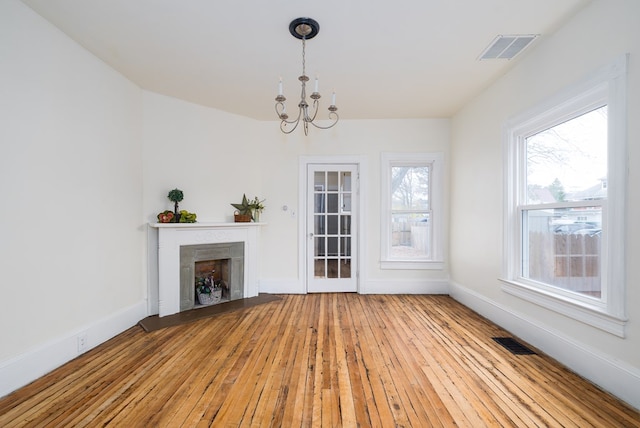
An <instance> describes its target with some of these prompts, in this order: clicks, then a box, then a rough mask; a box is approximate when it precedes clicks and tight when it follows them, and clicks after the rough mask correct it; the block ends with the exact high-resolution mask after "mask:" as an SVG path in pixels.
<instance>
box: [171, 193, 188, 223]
mask: <svg viewBox="0 0 640 428" xmlns="http://www.w3.org/2000/svg"><path fill="white" fill-rule="evenodd" d="M167 197H168V198H169V200H170V201H171V202H173V203H174V214H175V218H176V221H179V220H180V213H179V212H178V202H180V201H182V199H183V198H184V193H182V190H180V189H173V190H171V191H170V192H169V194H168V195H167Z"/></svg>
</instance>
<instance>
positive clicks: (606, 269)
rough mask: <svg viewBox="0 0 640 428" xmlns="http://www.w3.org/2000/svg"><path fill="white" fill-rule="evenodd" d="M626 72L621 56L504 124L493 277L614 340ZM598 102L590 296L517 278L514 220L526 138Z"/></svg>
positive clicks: (622, 312) (521, 199)
mask: <svg viewBox="0 0 640 428" xmlns="http://www.w3.org/2000/svg"><path fill="white" fill-rule="evenodd" d="M626 68H627V55H624V56H622V57H620V58H618V59H617V60H616V61H615V62H613V63H611V64H609V65H607V66H605V67H603V68H601V69H600V70H597V71H596V72H595V73H593V74H592V75H591V76H589V77H587V78H586V79H583V80H582V81H580V82H578V83H577V84H574V85H573V86H571V87H569V88H567V89H565V90H564V91H561V92H560V93H558V94H557V95H556V96H554V97H552V98H551V99H549V100H548V101H547V102H544V103H541V104H540V105H538V106H536V107H534V108H532V109H530V110H528V111H525V112H524V113H522V114H520V115H518V116H516V117H513V118H511V119H509V120H508V121H507V123H506V124H505V126H504V157H505V159H504V160H505V176H504V183H505V204H504V205H505V210H504V216H505V217H504V218H505V222H504V227H505V229H504V245H503V252H504V254H503V263H504V265H503V273H502V275H503V277H502V278H500V279H501V280H502V281H503V282H504V285H503V287H502V289H503V290H504V291H505V292H507V293H509V294H512V295H514V296H517V297H519V298H522V299H524V300H527V301H530V302H532V303H535V304H537V305H540V306H542V307H545V308H547V309H550V310H553V311H555V312H558V313H561V314H563V315H565V316H568V317H570V318H573V319H576V320H579V321H581V322H584V323H586V324H588V325H591V326H594V327H596V328H599V329H601V330H604V331H607V332H609V333H611V334H614V335H616V336H620V337H624V334H625V332H624V328H625V325H626V309H625V304H624V302H625V289H626V284H625V283H626V275H625V272H626V270H625V269H626V263H625V229H626V180H627V161H626V154H627V148H626V144H627V143H626V140H627V139H626V128H627V112H626ZM603 105H606V106H607V110H608V125H607V128H608V130H607V132H608V141H607V163H608V165H607V199H606V200H602V201H591V203H590V206H594V205H599V204H600V203H602V242H601V252H600V269H601V292H602V294H601V297H600V298H599V299H596V298H593V297H589V296H586V295H580V294H579V293H574V292H571V291H568V290H563V289H560V288H558V287H553V286H548V285H545V284H541V283H539V282H536V281H532V280H528V279H527V278H524V277H523V272H522V270H523V265H522V260H523V257H524V256H525V254H523V252H524V251H523V249H522V243H523V239H524V238H523V236H522V233H523V220H522V215H523V212H525V211H523V209H526V208H531V205H527V201H526V168H525V165H526V164H525V162H526V154H525V152H524V146H525V141H526V138H527V137H529V136H531V135H534V134H536V133H537V132H540V131H543V130H545V129H549V128H551V127H553V126H556V125H558V124H561V123H563V122H566V121H568V120H571V119H573V118H575V117H577V116H580V115H582V114H584V113H587V112H589V111H592V110H594V109H596V108H598V107H601V106H603ZM554 205H556V204H546V205H543V204H541V205H537V206H538V207H542V206H544V207H553V206H554ZM557 205H560V204H557ZM564 205H567V204H562V206H563V207H564ZM568 205H572V204H571V203H569V204H568ZM574 205H575V204H574ZM613 207H615V209H612V208H613Z"/></svg>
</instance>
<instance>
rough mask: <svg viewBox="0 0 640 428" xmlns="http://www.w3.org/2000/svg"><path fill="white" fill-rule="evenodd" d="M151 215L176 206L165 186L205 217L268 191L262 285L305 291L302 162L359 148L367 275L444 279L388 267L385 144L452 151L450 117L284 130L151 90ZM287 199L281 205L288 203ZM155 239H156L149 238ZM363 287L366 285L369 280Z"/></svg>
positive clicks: (224, 217) (223, 216)
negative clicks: (383, 238) (383, 263)
mask: <svg viewBox="0 0 640 428" xmlns="http://www.w3.org/2000/svg"><path fill="white" fill-rule="evenodd" d="M144 129H145V137H144V139H145V155H144V158H145V169H144V171H145V172H144V183H145V184H144V195H145V196H144V197H145V199H144V200H145V204H144V210H145V216H146V218H147V219H148V221H155V217H156V214H157V213H159V212H161V211H163V210H165V209H171V208H172V205H171V202H170V201H169V200H168V199H167V192H168V191H169V190H171V189H173V188H175V187H178V188H180V189H181V190H183V192H184V194H185V199H184V200H183V201H182V202H181V204H180V207H181V208H183V209H186V210H188V211H192V212H196V213H197V214H198V220H200V221H232V220H233V207H231V205H230V203H232V202H240V201H241V198H242V194H243V193H246V194H247V197H249V198H253V197H254V196H258V197H260V199H263V198H266V202H265V205H266V210H265V211H264V212H263V214H262V218H261V220H262V221H263V222H266V223H268V225H267V226H264V227H263V229H262V237H261V248H262V251H261V267H260V278H261V280H260V281H261V291H262V292H276V291H277V292H299V291H300V290H304V278H300V276H299V266H298V260H299V257H298V255H299V251H301V248H300V246H299V235H298V221H299V220H300V218H299V216H298V213H296V215H295V216H292V212H296V211H297V210H298V205H299V200H298V199H299V197H298V190H299V189H298V170H299V159H300V156H303V155H304V156H314V155H323V156H328V155H331V156H340V155H358V156H362V157H363V158H364V159H365V160H366V163H367V175H366V176H363V177H361V180H362V181H363V186H364V188H365V189H366V192H367V195H366V206H365V207H363V211H366V226H365V230H364V231H363V233H364V236H365V246H366V250H367V252H366V258H365V259H363V268H364V269H363V271H362V272H363V277H364V278H363V281H369V282H370V283H371V284H373V283H375V282H376V281H384V282H389V281H395V282H396V283H401V282H403V281H408V282H410V283H412V284H413V283H415V284H422V285H423V284H425V283H426V281H427V280H433V281H438V282H439V283H446V280H447V279H448V272H447V271H446V269H445V270H440V271H406V272H403V271H397V270H395V271H388V270H387V271H382V270H380V269H379V258H380V251H379V250H378V248H379V243H380V215H379V211H380V193H379V190H380V183H381V181H380V180H381V179H380V154H381V152H383V151H398V152H411V151H414V152H418V151H440V152H444V153H445V156H448V144H449V121H448V120H438V119H423V120H372V121H342V122H340V123H339V124H338V125H337V126H336V127H335V128H332V129H330V130H317V129H314V128H312V129H311V130H310V132H309V136H307V137H305V136H304V134H303V132H302V129H299V130H296V131H295V132H294V133H293V134H291V135H289V136H285V135H283V134H282V133H281V132H280V131H279V128H278V124H277V123H276V122H255V121H253V120H250V119H246V118H243V117H239V116H234V115H231V114H228V113H225V112H221V111H218V110H214V109H210V108H207V107H202V106H198V105H194V104H190V103H187V102H184V101H180V100H176V99H172V98H169V97H165V96H161V95H157V94H153V93H148V92H145V94H144ZM285 205H286V206H287V207H288V208H289V209H288V210H287V211H283V210H282V207H283V206H285ZM152 244H153V242H152ZM363 288H365V287H363Z"/></svg>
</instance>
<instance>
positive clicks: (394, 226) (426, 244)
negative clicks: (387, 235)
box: [390, 213, 431, 260]
mask: <svg viewBox="0 0 640 428" xmlns="http://www.w3.org/2000/svg"><path fill="white" fill-rule="evenodd" d="M430 234H431V228H430V224H429V214H428V213H412V214H404V213H403V214H392V215H391V254H390V256H391V257H392V258H395V259H403V260H411V259H425V258H426V257H428V256H429V254H430V245H431V244H430V242H431V238H430Z"/></svg>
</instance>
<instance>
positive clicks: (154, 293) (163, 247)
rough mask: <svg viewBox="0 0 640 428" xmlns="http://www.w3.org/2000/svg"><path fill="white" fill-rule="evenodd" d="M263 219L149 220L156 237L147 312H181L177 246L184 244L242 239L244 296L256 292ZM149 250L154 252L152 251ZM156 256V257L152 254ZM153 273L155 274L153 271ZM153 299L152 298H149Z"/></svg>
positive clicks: (165, 313) (163, 313)
mask: <svg viewBox="0 0 640 428" xmlns="http://www.w3.org/2000/svg"><path fill="white" fill-rule="evenodd" d="M265 224H266V223H253V222H238V223H210V222H202V223H149V227H150V228H151V230H154V231H155V233H154V235H156V239H157V241H156V242H157V246H156V248H155V251H154V249H153V248H150V249H149V250H150V256H151V259H154V258H155V263H153V260H150V261H151V263H153V265H155V266H156V267H157V269H154V270H155V271H156V272H157V277H155V278H153V279H152V280H151V281H150V292H149V298H150V302H149V303H150V306H149V307H150V314H153V312H155V311H156V308H157V313H158V315H159V316H161V317H163V316H166V315H172V314H175V313H178V312H180V247H181V246H184V245H199V244H216V243H230V242H243V243H244V291H243V296H244V297H245V298H247V297H255V296H257V295H258V292H259V287H258V285H259V284H258V266H259V252H258V245H259V237H260V226H264V225H265ZM152 253H155V254H153V255H152ZM154 256H155V257H154ZM152 276H154V275H152ZM151 300H153V301H151ZM156 303H157V304H156Z"/></svg>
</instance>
